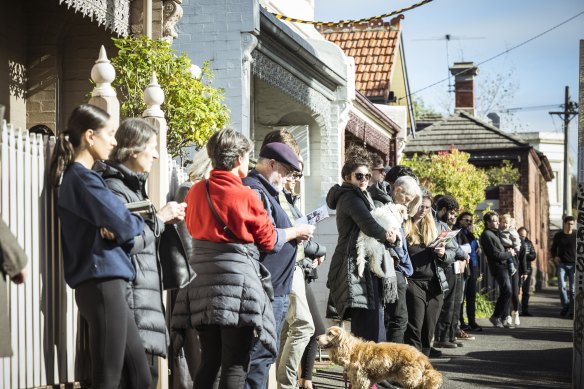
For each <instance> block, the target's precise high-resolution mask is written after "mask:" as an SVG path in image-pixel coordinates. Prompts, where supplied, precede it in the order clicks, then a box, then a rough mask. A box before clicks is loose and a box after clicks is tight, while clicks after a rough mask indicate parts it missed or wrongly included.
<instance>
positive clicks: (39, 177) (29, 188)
mask: <svg viewBox="0 0 584 389" xmlns="http://www.w3.org/2000/svg"><path fill="white" fill-rule="evenodd" d="M0 145H1V154H0V166H1V184H0V185H1V198H0V202H1V210H2V214H1V216H2V219H3V220H4V221H5V222H6V223H7V224H8V225H9V226H10V229H11V230H12V232H13V233H14V235H15V236H16V237H17V239H18V242H19V243H20V245H21V246H22V247H23V248H24V250H25V252H26V254H27V256H28V259H29V262H28V277H27V280H26V282H25V283H24V284H23V285H21V286H16V285H10V286H9V307H10V312H9V316H10V322H11V327H12V348H13V351H14V356H13V357H12V358H3V359H0V387H2V388H6V389H9V388H31V387H36V386H40V385H45V384H46V383H47V382H49V383H50V382H72V381H73V375H74V358H73V356H74V353H73V352H69V350H73V349H74V347H75V346H74V345H75V335H76V331H75V328H76V317H77V309H76V307H75V303H74V300H73V294H72V292H71V290H70V289H69V288H68V287H66V285H65V283H64V281H63V271H62V265H61V260H60V257H59V255H60V247H59V239H58V221H57V218H56V214H55V197H54V194H53V191H52V190H51V189H50V186H49V184H48V181H47V174H46V172H47V171H48V167H49V164H50V155H51V152H52V149H53V147H54V145H55V138H54V137H48V136H45V137H42V136H41V135H36V134H33V135H30V134H29V133H28V132H27V131H21V130H19V129H15V128H13V127H12V126H11V125H10V124H6V123H3V126H2V137H1V142H0ZM2 314H4V313H2Z"/></svg>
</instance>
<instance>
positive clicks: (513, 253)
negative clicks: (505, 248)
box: [509, 248, 515, 256]
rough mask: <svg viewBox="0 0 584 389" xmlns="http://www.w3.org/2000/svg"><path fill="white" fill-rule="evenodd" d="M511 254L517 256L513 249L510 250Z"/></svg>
mask: <svg viewBox="0 0 584 389" xmlns="http://www.w3.org/2000/svg"><path fill="white" fill-rule="evenodd" d="M509 252H510V253H511V255H513V256H515V250H514V249H513V248H510V249H509Z"/></svg>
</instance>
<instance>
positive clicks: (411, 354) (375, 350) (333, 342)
mask: <svg viewBox="0 0 584 389" xmlns="http://www.w3.org/2000/svg"><path fill="white" fill-rule="evenodd" d="M316 340H317V342H318V344H319V345H320V347H322V348H324V349H328V350H329V353H330V357H331V360H332V361H333V362H335V363H336V364H338V365H340V366H342V367H344V368H345V371H346V373H347V376H348V378H349V381H350V382H351V384H352V386H353V389H369V388H371V386H372V385H373V384H374V383H376V382H381V381H383V380H388V381H391V382H396V383H399V384H400V385H401V386H403V387H404V388H406V389H436V388H439V387H440V385H442V374H440V373H439V372H438V371H437V370H434V368H433V367H432V365H431V364H430V361H428V358H427V357H426V356H425V355H424V354H422V353H421V352H419V351H418V350H416V349H415V348H414V347H412V346H409V345H406V344H397V343H374V342H365V341H364V340H362V339H359V338H357V337H355V336H353V335H352V334H351V333H349V332H347V331H345V330H343V329H342V328H340V327H331V328H329V329H328V330H327V332H326V334H324V335H320V336H318V337H317V338H316Z"/></svg>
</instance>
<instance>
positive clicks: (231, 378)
mask: <svg viewBox="0 0 584 389" xmlns="http://www.w3.org/2000/svg"><path fill="white" fill-rule="evenodd" d="M197 331H198V333H199V340H200V342H201V364H200V365H199V369H198V370H197V375H196V376H195V379H194V387H195V388H197V389H212V388H213V384H214V383H215V379H216V378H217V373H218V372H219V367H221V379H220V380H219V389H241V388H243V387H244V385H245V378H246V377H247V372H248V369H249V361H250V354H251V348H252V346H253V345H254V342H255V341H256V338H255V337H254V328H253V327H220V326H198V327H197Z"/></svg>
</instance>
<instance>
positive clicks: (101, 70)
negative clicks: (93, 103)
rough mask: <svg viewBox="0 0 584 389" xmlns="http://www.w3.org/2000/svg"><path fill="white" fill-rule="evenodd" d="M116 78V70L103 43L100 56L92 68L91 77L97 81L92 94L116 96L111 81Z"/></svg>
mask: <svg viewBox="0 0 584 389" xmlns="http://www.w3.org/2000/svg"><path fill="white" fill-rule="evenodd" d="M115 78H116V70H115V69H114V67H113V66H112V64H111V62H110V61H109V59H107V54H106V52H105V47H103V45H102V46H101V48H100V49H99V58H98V59H97V61H95V65H93V67H92V68H91V79H92V80H93V82H95V88H93V92H91V95H92V96H94V97H95V96H103V97H115V95H116V91H115V89H114V88H112V85H111V83H112V82H113V81H114V80H115Z"/></svg>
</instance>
